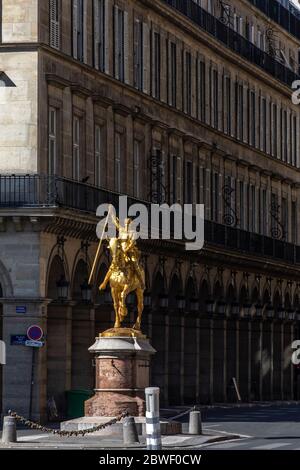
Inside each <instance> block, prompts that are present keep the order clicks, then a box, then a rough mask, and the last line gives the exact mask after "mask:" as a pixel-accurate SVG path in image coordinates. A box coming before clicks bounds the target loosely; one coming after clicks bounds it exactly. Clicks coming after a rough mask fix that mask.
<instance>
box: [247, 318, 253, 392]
mask: <svg viewBox="0 0 300 470" xmlns="http://www.w3.org/2000/svg"><path fill="white" fill-rule="evenodd" d="M251 356H252V323H251V321H249V322H248V400H249V401H251V382H252V371H251Z"/></svg>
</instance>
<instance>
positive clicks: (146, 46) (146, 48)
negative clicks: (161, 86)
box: [143, 23, 150, 94]
mask: <svg viewBox="0 0 300 470" xmlns="http://www.w3.org/2000/svg"><path fill="white" fill-rule="evenodd" d="M149 34H150V31H149V26H148V24H147V23H143V91H144V93H147V94H149V92H150V89H149V88H150V86H149V85H150V77H149V69H150V36H149Z"/></svg>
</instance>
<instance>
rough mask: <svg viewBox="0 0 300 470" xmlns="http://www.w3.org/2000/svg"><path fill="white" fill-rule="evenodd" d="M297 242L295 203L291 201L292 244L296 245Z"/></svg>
mask: <svg viewBox="0 0 300 470" xmlns="http://www.w3.org/2000/svg"><path fill="white" fill-rule="evenodd" d="M297 242H298V235H297V202H296V201H292V243H294V245H296V244H297Z"/></svg>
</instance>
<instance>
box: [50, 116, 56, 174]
mask: <svg viewBox="0 0 300 470" xmlns="http://www.w3.org/2000/svg"><path fill="white" fill-rule="evenodd" d="M48 133H49V149H48V152H49V155H48V173H49V175H55V174H56V172H57V109H56V108H53V107H50V108H49V123H48Z"/></svg>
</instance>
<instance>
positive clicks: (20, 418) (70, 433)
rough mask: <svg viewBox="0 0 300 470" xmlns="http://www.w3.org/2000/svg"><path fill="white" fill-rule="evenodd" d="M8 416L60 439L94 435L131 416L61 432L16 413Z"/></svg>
mask: <svg viewBox="0 0 300 470" xmlns="http://www.w3.org/2000/svg"><path fill="white" fill-rule="evenodd" d="M8 414H9V416H11V417H12V418H15V419H16V420H17V421H18V422H20V423H22V424H24V425H25V426H27V427H29V428H30V429H35V430H37V431H41V432H45V433H47V434H53V435H55V436H60V437H84V436H85V435H86V434H93V433H95V432H97V431H101V430H102V429H105V428H107V427H109V426H113V425H114V424H116V423H118V422H119V421H121V420H122V419H123V418H126V417H127V416H129V413H128V411H124V412H123V413H121V414H120V415H118V416H117V417H116V418H114V419H112V420H110V421H108V422H107V423H103V424H99V425H98V426H94V427H93V428H88V429H84V430H82V431H59V430H57V429H51V428H47V427H46V426H42V425H41V424H38V423H35V422H34V421H30V420H29V419H27V418H24V417H23V416H20V415H18V414H17V413H15V412H14V411H9V412H8Z"/></svg>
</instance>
